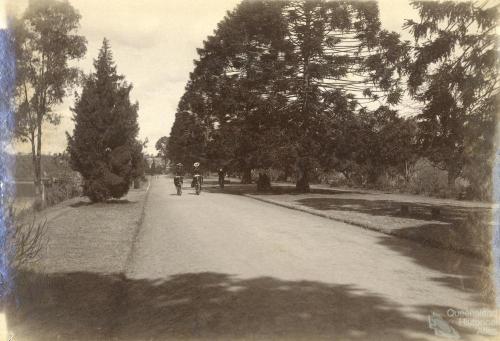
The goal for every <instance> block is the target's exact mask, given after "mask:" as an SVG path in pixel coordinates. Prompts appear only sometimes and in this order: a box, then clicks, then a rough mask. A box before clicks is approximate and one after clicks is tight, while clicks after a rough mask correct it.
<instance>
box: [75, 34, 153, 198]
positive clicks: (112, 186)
mask: <svg viewBox="0 0 500 341" xmlns="http://www.w3.org/2000/svg"><path fill="white" fill-rule="evenodd" d="M94 67H95V72H94V73H93V74H91V75H89V76H88V77H87V79H86V80H85V84H84V87H83V90H82V93H81V95H79V96H77V99H76V102H75V107H74V108H73V109H72V110H73V112H74V118H73V119H74V121H75V128H74V130H73V136H70V135H69V134H68V152H69V153H70V157H71V166H72V168H73V169H74V170H76V171H78V172H80V174H81V175H82V177H83V179H84V182H83V191H84V194H85V195H86V196H88V197H89V198H90V200H91V201H93V202H99V201H104V200H107V199H109V198H111V197H112V198H120V197H122V196H124V195H125V194H126V193H127V192H128V190H129V187H130V183H131V181H132V180H133V179H134V178H135V177H137V176H139V172H138V170H139V168H140V164H141V162H137V160H142V158H143V157H142V155H141V154H142V146H141V144H140V142H139V141H137V139H136V137H137V134H138V131H139V126H138V123H137V111H138V104H137V103H135V104H133V103H131V102H130V97H129V96H130V91H131V90H132V86H131V85H130V84H128V83H127V82H125V81H124V77H123V76H122V75H118V73H117V71H116V66H115V63H114V61H113V56H112V52H111V49H110V45H109V42H108V41H107V40H106V39H104V41H103V45H102V48H101V50H100V51H99V56H98V58H97V60H95V61H94Z"/></svg>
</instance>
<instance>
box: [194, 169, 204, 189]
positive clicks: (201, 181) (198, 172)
mask: <svg viewBox="0 0 500 341" xmlns="http://www.w3.org/2000/svg"><path fill="white" fill-rule="evenodd" d="M195 175H201V170H200V168H194V169H193V181H192V182H191V187H194V179H195V178H194V176H195ZM202 184H203V176H202V177H201V178H200V185H202Z"/></svg>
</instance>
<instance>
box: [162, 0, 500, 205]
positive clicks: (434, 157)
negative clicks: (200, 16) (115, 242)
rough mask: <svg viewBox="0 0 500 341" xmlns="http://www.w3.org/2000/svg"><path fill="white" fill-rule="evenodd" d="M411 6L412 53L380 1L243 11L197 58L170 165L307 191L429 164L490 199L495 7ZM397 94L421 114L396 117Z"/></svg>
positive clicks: (272, 4) (244, 6)
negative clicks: (388, 25) (254, 174)
mask: <svg viewBox="0 0 500 341" xmlns="http://www.w3.org/2000/svg"><path fill="white" fill-rule="evenodd" d="M412 4H413V6H414V7H416V8H417V9H418V10H419V13H420V17H421V20H420V22H418V23H417V22H412V21H407V23H406V25H405V28H406V29H408V30H411V32H412V33H413V35H414V37H415V42H414V43H410V42H408V41H402V40H401V39H400V36H399V34H397V33H395V32H389V31H387V30H384V29H383V28H382V27H381V23H380V20H379V13H378V7H377V4H376V2H358V1H278V2H277V1H243V2H242V3H241V4H240V5H239V6H238V7H237V8H236V9H235V10H234V11H232V12H230V13H228V14H227V16H226V17H225V18H224V20H223V21H222V22H220V23H219V25H218V27H217V29H216V31H215V32H214V35H212V36H209V37H208V38H207V40H206V41H205V42H204V46H203V48H201V49H199V50H198V54H199V60H197V61H195V68H194V70H193V72H192V73H191V74H190V80H189V82H188V84H187V85H186V89H185V93H184V95H183V97H182V98H181V100H180V102H179V106H178V110H177V112H176V119H175V122H174V126H173V127H172V130H171V134H170V138H169V144H168V153H169V157H170V159H172V160H174V161H176V162H178V161H179V162H183V163H185V164H191V163H192V162H194V161H200V162H202V163H203V164H205V165H206V166H208V167H209V168H216V167H219V166H221V165H224V166H226V167H228V168H229V169H232V170H233V171H236V172H240V173H242V174H243V181H244V182H245V181H249V176H250V171H251V170H252V169H262V168H264V169H266V168H273V169H278V170H281V171H282V172H283V173H284V174H285V175H294V177H295V179H296V185H297V189H299V190H302V191H307V190H308V189H309V181H310V179H311V177H312V176H313V174H314V173H315V172H317V171H318V170H319V171H329V170H335V171H338V172H341V173H343V174H344V175H345V177H346V178H348V179H349V178H355V177H357V178H361V181H362V182H365V183H373V182H375V181H376V180H377V178H378V177H379V176H380V175H381V174H382V173H384V172H387V171H388V170H390V171H393V172H397V173H399V174H401V175H402V176H403V177H405V178H406V177H407V176H408V169H409V166H411V164H412V163H414V162H415V161H416V160H417V159H418V157H426V158H428V159H430V160H431V161H432V162H433V163H434V164H435V165H436V166H438V167H441V168H443V169H445V170H447V171H448V174H449V179H450V184H452V183H453V182H454V181H455V179H456V178H457V177H458V176H461V177H464V178H467V179H468V180H469V181H470V182H471V184H473V185H474V186H476V188H482V189H480V190H479V191H480V192H482V193H486V192H487V191H486V189H485V188H486V187H485V186H486V183H487V182H488V179H489V175H490V173H489V171H487V170H486V169H491V167H490V166H489V165H486V163H487V162H489V160H490V158H491V155H492V150H493V134H494V127H495V120H496V116H495V112H496V101H495V98H496V94H497V92H498V91H497V90H498V88H497V78H496V68H497V66H498V61H497V59H496V54H495V50H494V49H495V39H496V36H495V34H494V32H495V31H494V27H495V23H496V15H497V9H496V8H487V7H486V6H485V7H478V6H477V5H475V4H473V3H455V2H439V3H438V2H413V3H412ZM405 91H408V93H409V94H410V95H411V96H412V97H413V98H414V99H415V100H417V101H420V102H421V103H422V105H423V110H422V111H421V112H420V113H419V114H418V115H417V116H415V117H412V118H407V117H404V116H403V115H401V113H398V112H397V111H396V110H395V109H394V108H395V107H394V105H397V104H398V103H400V102H401V100H402V98H403V94H404V92H405ZM473 168H474V169H475V168H478V169H480V170H481V174H478V172H477V171H471V170H472V169H473ZM481 186H482V187H481ZM479 196H480V195H479Z"/></svg>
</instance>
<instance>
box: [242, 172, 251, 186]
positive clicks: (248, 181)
mask: <svg viewBox="0 0 500 341" xmlns="http://www.w3.org/2000/svg"><path fill="white" fill-rule="evenodd" d="M241 183H242V184H251V183H252V170H251V169H250V168H247V169H245V170H243V176H242V177H241Z"/></svg>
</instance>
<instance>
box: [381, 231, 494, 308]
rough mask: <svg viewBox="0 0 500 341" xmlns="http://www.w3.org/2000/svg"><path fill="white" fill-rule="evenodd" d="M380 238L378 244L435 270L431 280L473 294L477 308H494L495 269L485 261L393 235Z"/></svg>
mask: <svg viewBox="0 0 500 341" xmlns="http://www.w3.org/2000/svg"><path fill="white" fill-rule="evenodd" d="M378 238H379V244H381V245H384V246H385V247H388V248H390V249H391V250H393V251H396V252H398V253H399V254H401V255H402V256H404V257H408V258H410V259H412V261H413V262H415V263H416V264H418V265H420V266H424V267H426V268H429V269H432V270H434V271H436V275H435V276H434V277H432V278H431V280H433V281H435V282H438V283H440V284H441V285H444V286H447V287H449V288H452V289H456V290H459V291H463V292H466V293H468V294H471V295H472V297H473V299H474V300H475V302H476V303H477V304H478V305H481V306H487V307H494V304H495V297H496V294H495V291H496V290H495V284H494V281H493V268H492V267H491V266H486V265H485V264H484V262H483V261H482V260H480V259H477V258H474V257H470V256H468V255H464V254H460V253H458V252H455V251H451V250H445V249H440V250H439V251H436V250H435V249H432V248H429V247H427V246H424V245H420V244H417V243H414V242H401V240H398V238H394V237H393V236H388V235H382V234H381V235H380V236H379V237H378Z"/></svg>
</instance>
